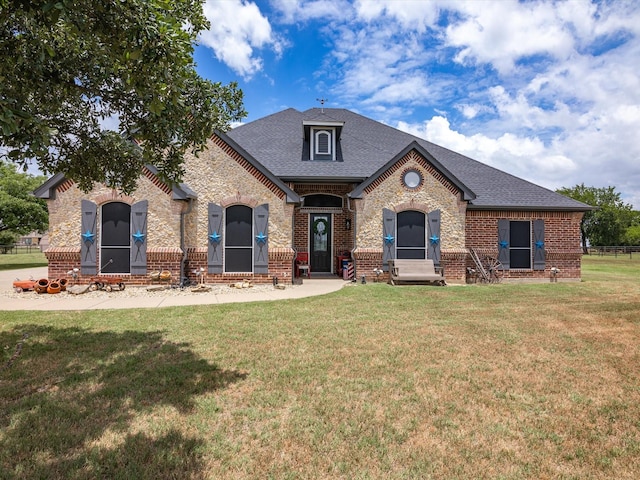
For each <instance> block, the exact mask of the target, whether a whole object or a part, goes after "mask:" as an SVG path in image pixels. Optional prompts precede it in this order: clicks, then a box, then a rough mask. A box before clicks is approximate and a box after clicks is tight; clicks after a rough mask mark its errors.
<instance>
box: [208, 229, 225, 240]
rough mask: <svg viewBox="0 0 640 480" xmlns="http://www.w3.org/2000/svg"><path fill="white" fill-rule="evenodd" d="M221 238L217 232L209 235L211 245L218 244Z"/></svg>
mask: <svg viewBox="0 0 640 480" xmlns="http://www.w3.org/2000/svg"><path fill="white" fill-rule="evenodd" d="M221 238H222V237H220V234H219V233H218V232H215V231H214V232H213V233H212V234H211V235H209V241H210V242H211V243H220V239H221Z"/></svg>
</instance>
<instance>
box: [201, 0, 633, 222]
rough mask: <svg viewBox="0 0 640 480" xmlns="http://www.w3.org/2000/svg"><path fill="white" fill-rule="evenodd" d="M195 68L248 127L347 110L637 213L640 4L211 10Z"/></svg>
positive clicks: (444, 2)
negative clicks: (289, 114) (580, 187)
mask: <svg viewBox="0 0 640 480" xmlns="http://www.w3.org/2000/svg"><path fill="white" fill-rule="evenodd" d="M205 13H206V15H207V17H208V18H209V20H210V21H211V28H210V30H208V31H206V32H202V34H201V36H200V39H199V43H200V44H199V46H198V47H197V48H196V54H195V59H196V62H197V64H198V67H197V68H198V71H199V73H200V74H201V75H202V76H204V77H206V78H209V79H211V80H214V81H221V82H223V83H228V82H229V81H237V82H238V83H239V85H240V88H241V89H242V90H243V92H244V99H245V108H246V110H247V111H248V113H249V115H248V117H247V118H246V121H251V120H255V119H258V118H261V117H263V116H266V115H269V114H271V113H275V112H277V111H280V110H282V109H285V108H289V107H292V108H296V109H298V110H306V109H307V108H311V107H317V106H319V103H318V101H317V100H316V99H319V98H324V99H327V100H328V101H327V103H326V106H328V107H333V108H347V109H350V110H353V111H356V112H358V113H361V114H363V115H365V116H367V117H370V118H373V119H375V120H378V121H381V122H383V123H386V124H388V125H391V126H393V127H396V128H399V129H401V130H404V131H407V132H410V133H413V134H415V135H418V136H420V137H423V138H426V139H427V140H430V141H432V142H434V143H437V144H439V145H442V146H445V147H447V148H450V149H452V150H455V151H457V152H460V153H463V154H465V155H468V156H470V157H472V158H475V159H477V160H480V161H482V162H485V163H488V164H490V165H492V166H495V167H497V168H500V169H501V170H504V171H507V172H509V173H512V174H514V175H517V176H520V177H522V178H525V179H527V180H530V181H532V182H534V183H537V184H539V185H542V186H545V187H547V188H551V189H556V188H559V187H562V186H567V187H571V186H574V185H576V184H579V183H584V184H585V185H587V186H596V187H606V186H614V187H616V189H617V191H618V192H621V193H622V195H623V198H624V199H625V201H627V202H629V203H632V204H633V205H634V207H635V208H636V209H640V2H638V1H634V0H629V1H626V0H610V1H589V0H569V1H520V2H518V1H516V0H465V1H456V0H423V1H421V0H404V1H403V0H359V1H343V0H260V1H250V0H207V1H206V2H205Z"/></svg>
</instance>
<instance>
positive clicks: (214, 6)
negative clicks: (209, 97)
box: [199, 0, 282, 78]
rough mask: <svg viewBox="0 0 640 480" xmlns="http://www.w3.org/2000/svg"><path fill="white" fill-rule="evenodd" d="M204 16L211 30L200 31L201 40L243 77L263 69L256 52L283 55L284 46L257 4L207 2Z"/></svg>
mask: <svg viewBox="0 0 640 480" xmlns="http://www.w3.org/2000/svg"><path fill="white" fill-rule="evenodd" d="M204 13H205V16H206V17H207V19H208V20H209V22H211V27H210V29H209V30H207V31H205V32H201V34H200V37H199V41H200V42H201V43H202V44H203V45H206V46H207V47H209V48H211V49H212V50H213V51H214V52H215V55H216V58H217V59H218V60H220V61H221V62H224V63H225V64H227V65H228V66H229V68H231V69H232V70H234V71H235V72H237V73H238V74H240V75H241V76H243V77H244V78H250V77H251V76H253V75H254V74H256V73H257V72H259V71H261V70H262V67H263V62H262V59H261V58H260V57H259V56H256V50H260V49H263V48H267V47H269V48H271V49H272V50H273V51H275V52H276V53H277V54H279V53H281V50H282V43H281V42H280V41H279V40H278V39H277V38H276V37H275V35H274V33H273V31H272V29H271V24H270V23H269V20H268V19H267V18H266V17H265V16H263V15H262V13H261V12H260V9H259V8H258V7H257V5H256V4H255V3H253V2H246V1H244V0H225V1H222V2H221V1H214V0H207V1H206V2H205V4H204Z"/></svg>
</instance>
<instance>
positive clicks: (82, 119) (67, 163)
mask: <svg viewBox="0 0 640 480" xmlns="http://www.w3.org/2000/svg"><path fill="white" fill-rule="evenodd" d="M202 1H203V0H127V1H121V0H101V1H95V0H59V1H46V0H45V1H42V0H41V1H38V0H14V1H11V2H7V1H6V0H0V55H1V57H2V62H1V63H0V146H1V147H2V148H0V154H2V155H4V156H6V157H7V158H8V159H9V160H10V161H12V162H14V163H17V164H18V165H21V166H23V167H25V166H26V165H27V163H28V162H29V161H30V159H35V161H36V162H37V164H38V166H39V167H40V169H41V170H42V171H43V172H45V173H49V174H51V173H58V172H61V173H64V174H65V175H66V176H68V177H70V178H73V179H74V180H75V181H76V182H77V183H78V184H79V186H80V188H82V189H83V190H85V191H86V190H90V189H91V188H92V186H93V182H101V183H105V184H107V185H109V186H112V187H115V188H118V189H120V190H122V191H124V192H131V191H132V190H133V189H135V186H136V180H137V178H138V176H139V173H140V170H141V168H142V166H143V165H144V164H147V163H150V164H153V165H155V166H156V167H157V168H158V170H159V173H160V175H161V176H162V178H163V179H164V180H166V181H168V182H170V183H173V182H177V181H179V180H180V177H181V175H182V174H183V168H182V163H183V158H184V154H185V153H186V152H188V151H190V150H193V151H194V152H196V153H197V152H198V151H200V150H201V149H202V148H203V147H204V145H205V142H206V141H207V139H208V138H209V137H210V135H211V134H212V132H213V131H214V130H215V129H220V130H226V129H228V128H229V125H230V123H231V122H233V121H236V120H240V119H241V118H243V117H244V116H245V115H246V112H245V111H244V109H243V106H242V91H241V90H239V89H238V87H237V85H236V84H235V83H230V84H229V85H227V86H223V85H221V84H220V83H212V82H210V81H208V80H205V79H203V78H201V77H199V76H198V74H197V73H196V71H195V64H194V61H193V44H194V42H195V40H196V37H197V34H198V32H200V31H202V30H204V29H206V28H208V25H209V24H208V21H207V19H206V18H205V16H204V14H203V10H202ZM107 125H112V127H111V128H107ZM132 140H135V143H133V142H132Z"/></svg>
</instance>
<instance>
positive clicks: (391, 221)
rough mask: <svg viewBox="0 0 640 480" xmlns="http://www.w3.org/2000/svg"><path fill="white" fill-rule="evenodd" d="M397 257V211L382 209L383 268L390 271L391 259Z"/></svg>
mask: <svg viewBox="0 0 640 480" xmlns="http://www.w3.org/2000/svg"><path fill="white" fill-rule="evenodd" d="M394 258H396V213H395V212H394V211H393V210H389V209H388V208H383V209H382V270H384V271H385V272H388V271H389V263H388V262H389V260H393V259H394Z"/></svg>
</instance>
